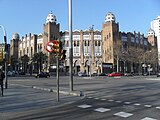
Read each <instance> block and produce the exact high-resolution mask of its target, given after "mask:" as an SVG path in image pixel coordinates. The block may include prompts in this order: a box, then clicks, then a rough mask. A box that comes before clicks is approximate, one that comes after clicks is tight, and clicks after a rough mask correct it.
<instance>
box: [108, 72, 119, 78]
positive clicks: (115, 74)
mask: <svg viewBox="0 0 160 120" xmlns="http://www.w3.org/2000/svg"><path fill="white" fill-rule="evenodd" d="M115 76H122V74H121V73H117V72H112V73H110V74H108V77H115Z"/></svg>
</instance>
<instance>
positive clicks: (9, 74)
mask: <svg viewBox="0 0 160 120" xmlns="http://www.w3.org/2000/svg"><path fill="white" fill-rule="evenodd" d="M7 76H11V77H14V76H15V72H14V71H8V73H7Z"/></svg>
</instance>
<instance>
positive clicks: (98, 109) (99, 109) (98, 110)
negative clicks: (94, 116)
mask: <svg viewBox="0 0 160 120" xmlns="http://www.w3.org/2000/svg"><path fill="white" fill-rule="evenodd" d="M110 110H111V109H107V108H97V109H94V111H97V112H107V111H110Z"/></svg>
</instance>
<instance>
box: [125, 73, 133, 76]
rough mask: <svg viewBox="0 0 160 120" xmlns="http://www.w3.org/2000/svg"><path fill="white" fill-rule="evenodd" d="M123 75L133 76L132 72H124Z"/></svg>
mask: <svg viewBox="0 0 160 120" xmlns="http://www.w3.org/2000/svg"><path fill="white" fill-rule="evenodd" d="M124 76H133V73H124Z"/></svg>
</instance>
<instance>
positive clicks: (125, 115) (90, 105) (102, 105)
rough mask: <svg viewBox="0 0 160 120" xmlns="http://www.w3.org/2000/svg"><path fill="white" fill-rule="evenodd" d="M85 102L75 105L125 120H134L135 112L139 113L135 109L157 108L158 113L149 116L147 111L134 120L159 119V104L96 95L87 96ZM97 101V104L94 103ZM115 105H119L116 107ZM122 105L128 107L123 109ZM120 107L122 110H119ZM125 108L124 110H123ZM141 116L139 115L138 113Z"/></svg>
mask: <svg viewBox="0 0 160 120" xmlns="http://www.w3.org/2000/svg"><path fill="white" fill-rule="evenodd" d="M86 99H88V100H86V103H85V101H83V102H82V103H84V104H80V105H77V107H78V108H79V109H85V111H86V110H88V111H92V112H93V111H94V112H97V113H102V114H103V113H105V115H106V113H108V114H111V115H112V116H115V117H118V118H120V120H123V119H127V120H135V118H136V116H137V114H139V113H138V112H137V111H140V112H141V111H145V110H147V111H149V110H150V109H152V110H153V109H154V110H157V112H158V114H159V115H156V117H154V115H151V116H149V115H148V114H147V113H146V114H143V115H142V117H139V118H136V120H160V107H159V106H156V107H155V106H153V105H150V104H142V103H133V102H132V101H120V100H114V99H106V98H98V97H91V96H90V97H87V98H86ZM96 103H97V104H96ZM116 104H117V106H119V107H116ZM124 107H128V108H127V109H130V110H127V109H124ZM121 109H122V110H121ZM124 110H126V111H124ZM139 116H141V115H139ZM157 116H158V117H157Z"/></svg>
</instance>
